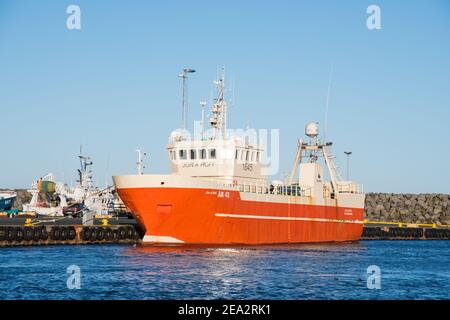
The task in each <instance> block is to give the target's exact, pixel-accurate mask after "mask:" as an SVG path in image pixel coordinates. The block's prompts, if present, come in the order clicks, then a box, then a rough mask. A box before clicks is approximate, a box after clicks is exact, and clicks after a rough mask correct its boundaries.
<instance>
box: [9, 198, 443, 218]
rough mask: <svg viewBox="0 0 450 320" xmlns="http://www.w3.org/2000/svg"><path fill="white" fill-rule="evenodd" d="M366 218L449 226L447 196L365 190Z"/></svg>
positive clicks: (18, 201)
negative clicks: (370, 191)
mask: <svg viewBox="0 0 450 320" xmlns="http://www.w3.org/2000/svg"><path fill="white" fill-rule="evenodd" d="M16 192H17V194H18V196H17V199H16V202H15V204H14V208H17V209H19V210H22V205H23V204H24V203H28V202H29V201H30V200H31V195H30V194H29V193H28V192H27V191H26V190H16ZM365 208H366V209H365V212H366V219H368V220H369V221H388V222H390V221H395V222H407V223H436V224H438V225H442V224H448V225H450V195H447V194H392V193H368V194H366V204H365Z"/></svg>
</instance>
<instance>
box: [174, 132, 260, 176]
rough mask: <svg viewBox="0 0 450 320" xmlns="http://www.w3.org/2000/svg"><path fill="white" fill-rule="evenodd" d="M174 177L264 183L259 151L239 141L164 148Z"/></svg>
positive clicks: (196, 142)
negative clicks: (175, 175) (176, 175)
mask: <svg viewBox="0 0 450 320" xmlns="http://www.w3.org/2000/svg"><path fill="white" fill-rule="evenodd" d="M167 150H168V153H169V159H170V163H171V170H172V173H174V174H181V175H186V176H191V177H209V178H216V179H218V180H224V181H226V182H229V183H233V182H234V183H236V182H239V183H243V182H251V181H252V182H257V181H258V180H260V181H261V182H262V181H264V180H265V179H264V173H263V166H262V164H261V159H262V152H263V150H262V149H261V148H260V147H258V146H253V145H250V144H248V143H245V142H243V141H241V140H239V139H231V138H230V139H210V140H185V139H181V138H179V137H178V138H177V137H171V139H170V141H169V144H168V146H167Z"/></svg>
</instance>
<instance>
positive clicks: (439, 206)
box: [365, 193, 450, 225]
mask: <svg viewBox="0 0 450 320" xmlns="http://www.w3.org/2000/svg"><path fill="white" fill-rule="evenodd" d="M365 212H366V219H368V220H370V221H399V222H407V223H435V224H437V225H442V224H450V195H447V194H392V193H368V194H366V204H365Z"/></svg>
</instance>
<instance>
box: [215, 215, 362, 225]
mask: <svg viewBox="0 0 450 320" xmlns="http://www.w3.org/2000/svg"><path fill="white" fill-rule="evenodd" d="M215 216H216V217H222V218H238V219H262V220H285V221H314V222H338V223H355V224H363V223H364V222H363V221H361V220H338V219H322V218H298V217H277V216H257V215H250V214H228V213H216V214H215Z"/></svg>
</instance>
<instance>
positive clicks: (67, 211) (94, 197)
mask: <svg viewBox="0 0 450 320" xmlns="http://www.w3.org/2000/svg"><path fill="white" fill-rule="evenodd" d="M78 158H79V160H80V169H78V180H77V184H76V185H75V186H74V187H69V186H67V185H66V184H65V183H63V182H58V181H56V178H55V175H54V174H53V173H49V174H47V175H45V176H44V177H41V178H39V179H38V180H36V181H34V182H33V183H32V185H31V189H30V190H28V192H29V193H30V194H31V195H32V197H31V200H30V202H29V203H27V204H24V205H23V210H24V211H27V212H35V213H37V214H38V215H43V216H65V215H70V216H82V215H83V214H84V213H86V212H90V213H93V214H95V215H97V216H107V215H108V214H110V213H111V212H112V211H115V210H117V208H119V207H122V203H121V200H120V199H118V198H117V196H116V192H115V190H114V188H113V187H106V188H104V189H101V188H99V187H98V186H95V185H94V183H93V179H92V177H93V171H92V169H91V168H92V166H93V162H92V160H91V158H90V157H89V156H85V155H83V154H82V153H81V151H80V155H79V156H78Z"/></svg>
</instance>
